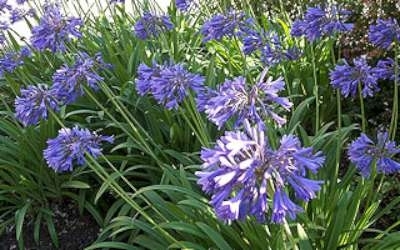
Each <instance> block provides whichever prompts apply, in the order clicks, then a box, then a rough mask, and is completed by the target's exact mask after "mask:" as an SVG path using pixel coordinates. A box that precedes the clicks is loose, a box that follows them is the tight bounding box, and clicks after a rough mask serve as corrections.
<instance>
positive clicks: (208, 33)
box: [201, 11, 244, 42]
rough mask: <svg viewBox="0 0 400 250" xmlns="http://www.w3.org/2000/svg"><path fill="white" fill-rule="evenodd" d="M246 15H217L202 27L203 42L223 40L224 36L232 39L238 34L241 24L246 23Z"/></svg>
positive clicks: (233, 12) (234, 13)
mask: <svg viewBox="0 0 400 250" xmlns="http://www.w3.org/2000/svg"><path fill="white" fill-rule="evenodd" d="M243 18H244V13H242V12H235V11H230V12H229V13H227V14H225V15H224V14H217V15H215V16H213V17H211V19H209V20H208V21H206V22H205V23H204V24H203V26H202V27H201V34H203V42H207V41H211V40H217V41H219V40H221V39H222V38H223V37H224V36H226V37H232V36H234V35H235V34H236V32H237V30H238V29H239V27H240V25H241V23H242V22H243V21H244V20H243Z"/></svg>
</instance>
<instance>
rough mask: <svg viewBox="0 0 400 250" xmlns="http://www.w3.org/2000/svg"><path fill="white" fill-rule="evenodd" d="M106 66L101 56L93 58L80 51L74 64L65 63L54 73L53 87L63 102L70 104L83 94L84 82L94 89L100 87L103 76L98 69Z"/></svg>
mask: <svg viewBox="0 0 400 250" xmlns="http://www.w3.org/2000/svg"><path fill="white" fill-rule="evenodd" d="M104 67H106V66H104V65H103V64H102V59H101V57H97V56H96V57H95V58H91V57H89V55H87V54H86V53H80V54H78V55H77V56H76V58H75V64H74V65H72V66H68V65H64V66H63V67H61V68H60V69H58V70H57V71H56V72H55V73H54V75H53V86H52V89H53V90H54V91H55V93H56V95H57V97H58V99H60V100H61V101H62V103H63V104H70V103H72V102H74V101H75V100H76V98H78V97H79V96H82V95H83V93H84V91H83V84H84V83H86V84H87V85H88V86H89V87H90V88H91V89H93V90H97V89H98V85H97V84H98V83H99V82H100V81H102V80H103V78H102V77H101V76H99V75H98V74H97V72H96V70H98V69H102V68H104Z"/></svg>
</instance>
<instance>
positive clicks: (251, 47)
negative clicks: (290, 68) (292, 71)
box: [240, 19, 301, 66]
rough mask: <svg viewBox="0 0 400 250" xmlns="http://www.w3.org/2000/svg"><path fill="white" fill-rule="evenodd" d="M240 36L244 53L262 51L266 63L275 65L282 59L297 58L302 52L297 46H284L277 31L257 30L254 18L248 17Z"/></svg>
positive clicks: (262, 58)
mask: <svg viewBox="0 0 400 250" xmlns="http://www.w3.org/2000/svg"><path fill="white" fill-rule="evenodd" d="M240 37H241V38H242V42H243V48H242V50H243V53H244V54H245V55H250V54H252V53H254V52H256V51H260V52H261V60H262V62H263V63H264V64H265V65H269V66H271V65H275V64H278V63H280V62H282V61H287V60H296V59H297V58H299V56H300V54H301V52H300V50H299V49H298V48H297V47H294V46H293V47H290V48H287V49H286V48H284V47H283V45H282V42H281V39H280V37H279V36H278V34H277V32H276V31H265V30H264V29H261V30H257V25H256V24H255V22H254V20H253V19H248V20H247V21H246V25H243V27H241V31H240Z"/></svg>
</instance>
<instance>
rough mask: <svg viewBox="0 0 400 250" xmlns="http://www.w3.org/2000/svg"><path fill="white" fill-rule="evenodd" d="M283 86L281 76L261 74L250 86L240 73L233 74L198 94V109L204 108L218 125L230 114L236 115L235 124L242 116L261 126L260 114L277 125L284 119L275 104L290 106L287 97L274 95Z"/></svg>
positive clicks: (242, 119) (230, 115) (242, 118)
mask: <svg viewBox="0 0 400 250" xmlns="http://www.w3.org/2000/svg"><path fill="white" fill-rule="evenodd" d="M265 74H266V72H265ZM284 89H285V83H284V81H283V78H282V77H279V78H278V79H276V80H273V79H272V77H269V78H268V79H266V80H265V81H264V76H262V77H261V80H260V81H259V82H258V83H257V84H255V85H254V86H252V87H250V86H249V85H248V84H247V83H246V79H245V78H244V77H237V78H235V79H233V80H227V81H225V82H224V83H223V84H222V85H220V86H219V88H218V89H217V90H216V91H212V92H208V93H205V94H206V95H207V96H206V98H202V99H203V100H204V101H203V107H200V110H205V113H206V114H207V117H208V119H209V120H211V121H212V122H213V123H215V124H216V125H217V126H218V128H221V127H222V126H223V125H224V124H225V123H226V122H227V121H228V120H229V119H230V118H232V117H236V121H235V124H234V126H235V127H238V126H239V125H241V124H242V123H243V121H244V120H245V119H248V120H250V121H251V122H253V123H257V124H259V126H263V124H264V121H263V118H267V117H270V118H272V119H273V120H274V121H275V122H277V124H278V125H279V126H281V125H284V124H285V123H286V119H285V118H283V117H281V116H279V115H278V114H277V113H276V107H277V106H280V107H282V108H284V109H286V110H290V108H291V106H292V103H291V102H290V101H289V99H288V98H286V97H280V96H279V95H278V93H279V92H280V91H282V90H284ZM200 98H201V97H200ZM198 104H199V103H198Z"/></svg>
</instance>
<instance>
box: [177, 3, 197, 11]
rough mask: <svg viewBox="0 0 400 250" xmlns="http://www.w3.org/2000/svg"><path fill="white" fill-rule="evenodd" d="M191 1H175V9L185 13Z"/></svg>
mask: <svg viewBox="0 0 400 250" xmlns="http://www.w3.org/2000/svg"><path fill="white" fill-rule="evenodd" d="M192 2H193V0H175V4H176V8H177V9H178V10H180V11H187V10H188V9H189V7H190V5H191V4H192Z"/></svg>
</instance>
